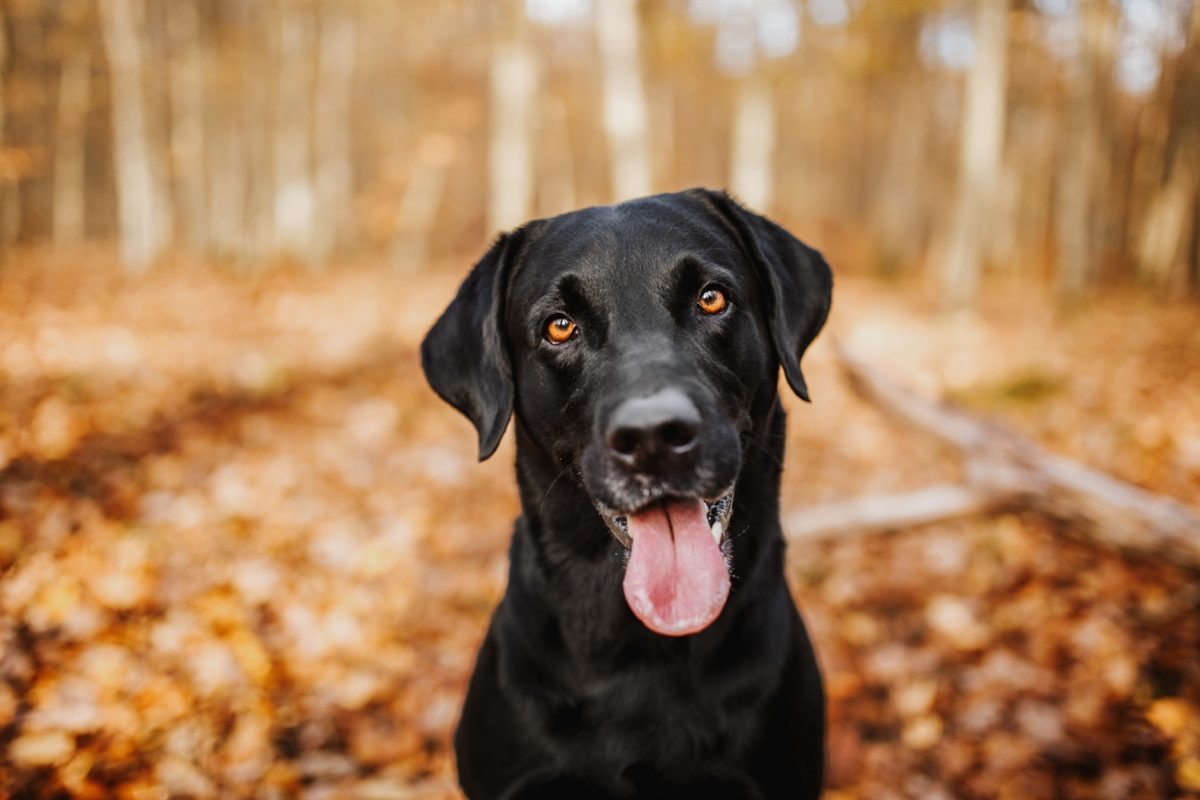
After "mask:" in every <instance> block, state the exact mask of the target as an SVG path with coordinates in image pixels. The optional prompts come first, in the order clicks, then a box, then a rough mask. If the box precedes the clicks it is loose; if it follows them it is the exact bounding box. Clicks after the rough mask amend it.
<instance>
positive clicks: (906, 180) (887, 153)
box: [871, 75, 932, 273]
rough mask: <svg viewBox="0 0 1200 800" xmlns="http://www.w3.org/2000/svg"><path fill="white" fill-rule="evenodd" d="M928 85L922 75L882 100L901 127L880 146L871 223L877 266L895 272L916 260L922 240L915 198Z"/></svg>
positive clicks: (925, 126) (923, 143) (921, 165)
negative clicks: (876, 242) (881, 160)
mask: <svg viewBox="0 0 1200 800" xmlns="http://www.w3.org/2000/svg"><path fill="white" fill-rule="evenodd" d="M930 93H931V82H930V81H929V80H928V79H927V78H926V77H925V76H923V75H918V76H917V77H916V78H915V79H913V80H907V81H904V82H903V83H901V85H900V86H899V88H898V89H897V88H893V87H888V91H887V92H885V93H884V94H885V97H883V98H881V100H880V101H881V102H882V103H885V104H887V105H886V106H885V107H887V108H888V110H889V111H890V115H889V116H890V118H892V119H901V120H903V121H904V124H902V125H898V126H897V129H896V130H895V131H894V132H893V133H892V135H891V136H888V137H887V139H886V141H885V142H884V143H883V148H882V149H883V153H884V155H883V158H884V163H883V165H882V174H881V175H880V176H879V180H878V182H877V183H876V184H875V185H874V186H873V187H872V189H873V191H872V193H871V194H872V197H873V200H874V203H873V205H874V209H873V216H874V225H875V228H876V230H877V231H878V232H879V233H878V236H879V242H880V258H879V266H880V267H881V269H883V271H885V272H889V273H891V272H895V271H897V270H899V269H901V268H903V267H905V266H909V265H911V264H912V262H913V261H914V260H915V259H916V257H917V253H918V251H919V250H920V247H921V243H922V242H921V239H922V228H923V227H924V226H923V224H922V219H921V217H922V211H923V208H922V204H921V203H919V202H917V201H916V199H915V195H916V193H917V192H918V191H919V189H918V187H920V186H921V184H922V182H923V178H925V176H926V175H927V174H928V173H927V172H925V169H926V159H925V148H926V147H927V146H928V137H929V136H930V134H931V131H930V128H931V126H930V124H929V123H930V122H931V120H932V117H931V115H930V113H929V108H928V106H929V103H928V102H926V100H925V98H928V97H929V96H930Z"/></svg>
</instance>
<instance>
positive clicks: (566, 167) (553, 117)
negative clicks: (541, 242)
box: [537, 96, 576, 217]
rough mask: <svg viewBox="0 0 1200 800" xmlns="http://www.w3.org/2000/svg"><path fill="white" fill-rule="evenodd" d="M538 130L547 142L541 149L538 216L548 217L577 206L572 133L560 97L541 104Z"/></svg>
mask: <svg viewBox="0 0 1200 800" xmlns="http://www.w3.org/2000/svg"><path fill="white" fill-rule="evenodd" d="M541 128H542V130H543V131H545V134H544V135H545V138H546V139H547V140H548V141H547V142H546V145H545V147H544V148H543V150H542V153H543V165H544V173H543V174H544V177H543V178H542V184H541V188H540V190H539V191H538V202H537V214H538V216H541V217H549V216H554V215H555V214H562V213H564V212H566V211H571V210H573V209H574V208H575V207H576V200H575V165H574V163H573V162H572V156H573V153H572V152H571V131H570V125H569V120H568V115H567V107H566V105H565V104H564V103H563V101H562V99H561V98H559V97H556V96H551V97H548V98H547V99H546V102H545V103H543V104H542V121H541Z"/></svg>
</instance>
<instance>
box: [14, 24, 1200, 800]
mask: <svg viewBox="0 0 1200 800" xmlns="http://www.w3.org/2000/svg"><path fill="white" fill-rule="evenodd" d="M695 185H705V186H710V187H729V188H730V189H731V190H732V191H733V192H734V193H735V194H736V195H738V196H739V197H740V198H741V199H742V200H743V201H744V202H745V203H746V204H747V205H749V206H751V207H753V208H755V209H757V210H760V211H762V212H764V213H767V214H769V215H770V216H772V217H773V218H775V219H777V220H778V221H780V222H781V223H783V224H784V225H785V226H787V227H788V228H789V229H790V230H792V231H793V232H795V233H796V234H797V235H798V236H799V237H800V238H802V239H804V240H805V241H806V242H808V243H810V244H812V245H814V246H816V247H818V248H819V249H821V250H822V251H823V252H824V253H825V255H826V256H827V258H828V259H829V261H830V262H831V264H832V265H833V268H834V271H835V276H836V289H835V301H834V310H833V314H832V316H831V321H830V325H829V327H828V329H827V331H826V332H825V333H824V334H823V335H822V337H821V339H820V340H818V343H817V345H816V346H815V347H814V348H813V350H812V351H811V352H810V354H809V355H808V356H807V357H806V375H808V376H809V380H808V382H809V385H810V387H811V388H812V390H813V396H814V401H815V402H814V403H813V404H812V405H811V406H809V405H805V404H802V403H800V402H798V401H793V398H791V397H790V396H789V397H788V398H787V400H786V402H787V405H788V407H789V409H790V410H791V415H790V418H791V429H790V432H789V445H788V462H787V465H786V470H785V475H784V491H783V495H784V519H785V528H787V530H788V533H789V535H790V536H791V542H790V547H789V580H790V582H791V586H792V588H793V591H794V593H795V595H796V597H797V601H798V602H799V604H800V607H801V609H802V611H803V613H804V615H805V618H806V620H807V621H808V624H809V625H810V628H811V630H812V633H813V637H814V640H815V642H816V645H817V649H818V653H819V656H820V658H821V661H822V664H823V667H824V672H825V678H826V684H827V691H828V693H829V697H830V743H829V748H830V749H829V758H830V781H829V791H828V796H829V797H830V798H831V799H832V800H849V799H850V798H882V799H885V800H890V799H891V798H923V799H929V800H936V799H937V798H1058V797H1069V798H1106V799H1112V800H1117V799H1119V798H1162V797H1179V798H1186V797H1200V655H1198V654H1200V581H1198V579H1197V574H1198V571H1200V525H1197V524H1196V520H1197V518H1198V517H1197V514H1200V502H1198V501H1197V497H1200V402H1198V401H1197V398H1198V397H1200V324H1198V323H1200V305H1198V300H1197V294H1198V292H1200V3H1198V2H1195V0H1190V1H1189V0H976V1H975V2H970V0H959V1H954V0H945V1H942V0H879V2H867V1H866V0H688V1H686V2H685V0H661V1H660V0H641V2H637V1H636V0H524V2H521V1H520V0H499V1H497V2H486V1H485V0H445V2H426V3H418V2H407V1H405V2H394V1H393V0H170V2H167V0H0V797H13V798H42V797H80V798H108V797H120V798H166V797H195V798H209V797H222V798H224V797H255V798H258V797H262V798H285V797H304V798H311V799H312V800H323V799H324V798H343V797H344V798H364V799H365V800H370V799H371V798H375V799H377V800H386V799H388V798H397V799H402V800H407V799H408V798H449V797H457V796H458V795H457V790H456V788H455V783H454V779H453V763H452V756H451V753H450V750H449V736H450V732H451V730H452V727H453V725H454V721H455V717H456V714H457V712H458V707H459V704H460V702H461V697H462V691H463V687H464V685H465V680H466V677H467V675H468V674H469V670H470V668H471V660H472V658H473V655H474V651H475V648H476V647H477V645H478V643H479V641H480V638H481V636H482V634H483V630H484V627H485V625H486V621H487V616H488V614H489V612H490V610H491V608H492V607H493V606H494V604H495V602H496V601H497V599H498V598H499V596H500V593H501V592H502V590H503V586H504V580H505V570H506V567H507V557H506V546H507V538H508V534H509V531H510V526H511V520H512V518H513V517H514V516H515V514H516V513H517V505H516V498H515V490H514V486H513V477H512V469H511V458H512V450H511V444H510V443H507V442H506V443H505V445H504V446H503V447H502V448H501V450H500V452H499V453H498V454H497V456H496V457H494V458H493V459H492V460H490V461H489V462H486V463H484V464H476V463H475V457H474V454H475V449H474V433H473V431H472V430H471V429H470V426H469V425H468V423H467V422H466V421H465V420H463V419H462V418H461V417H459V416H457V415H456V414H455V413H454V412H453V411H452V410H450V409H449V408H448V407H446V406H444V405H442V404H441V403H440V402H439V401H437V400H436V398H435V397H434V396H433V394H432V393H431V392H430V391H429V389H428V388H427V387H426V386H425V384H424V381H423V379H422V378H421V375H420V370H419V366H418V359H417V355H416V348H417V344H418V343H419V341H420V337H421V336H422V334H423V333H424V331H425V330H426V329H427V327H428V326H429V324H431V322H432V320H433V319H434V318H435V316H436V314H437V313H438V312H439V311H440V310H441V308H442V307H444V305H445V303H446V302H447V301H448V299H449V297H450V296H451V295H452V293H453V291H454V289H455V287H456V285H457V282H458V281H459V280H461V278H462V276H463V275H464V274H465V272H466V270H467V269H468V268H469V266H470V265H471V264H472V263H473V262H474V261H475V260H476V259H477V258H478V257H479V255H480V254H481V253H482V252H483V251H484V249H485V248H486V246H487V244H488V242H489V241H490V239H491V238H493V237H494V236H495V235H496V234H497V232H498V231H500V230H503V229H506V228H509V227H512V226H515V225H518V224H520V223H521V222H523V221H524V220H526V219H529V218H531V217H536V216H546V215H551V214H556V213H560V212H563V211H567V210H570V209H573V208H577V207H580V206H584V205H592V204H598V203H609V202H613V201H616V200H620V199H624V198H628V197H634V196H639V195H642V194H648V193H651V192H658V191H671V190H675V189H682V188H687V187H690V186H695Z"/></svg>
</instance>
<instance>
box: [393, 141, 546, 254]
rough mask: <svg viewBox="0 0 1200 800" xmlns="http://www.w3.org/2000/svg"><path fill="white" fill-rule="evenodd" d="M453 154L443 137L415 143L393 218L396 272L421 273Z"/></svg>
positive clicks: (452, 143) (451, 145) (451, 147)
mask: <svg viewBox="0 0 1200 800" xmlns="http://www.w3.org/2000/svg"><path fill="white" fill-rule="evenodd" d="M454 150H455V144H454V141H453V140H452V139H451V138H450V137H449V136H447V135H445V134H442V133H428V134H426V135H425V136H424V137H422V139H421V140H420V141H419V142H418V143H417V148H416V153H415V154H414V157H413V158H412V159H410V160H409V163H408V176H407V180H406V181H405V184H404V194H403V195H401V199H400V208H399V210H398V211H397V214H396V216H397V225H396V236H395V238H394V240H393V242H392V260H393V263H395V265H396V267H397V268H398V269H401V270H405V271H412V270H416V269H420V268H421V267H424V266H425V265H426V263H427V261H428V259H429V245H430V239H431V238H432V235H433V226H434V223H436V222H437V212H438V208H439V207H440V206H441V204H442V198H443V197H444V196H445V194H446V173H447V172H449V170H450V165H451V164H452V163H453V161H454V156H455V152H454ZM522 221H523V220H522ZM518 224H519V223H518Z"/></svg>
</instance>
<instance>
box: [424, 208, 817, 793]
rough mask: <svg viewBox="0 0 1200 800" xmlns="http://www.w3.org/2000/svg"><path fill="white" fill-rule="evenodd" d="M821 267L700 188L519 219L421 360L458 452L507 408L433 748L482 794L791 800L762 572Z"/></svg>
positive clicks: (788, 718) (801, 685) (774, 547)
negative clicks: (494, 526)
mask: <svg viewBox="0 0 1200 800" xmlns="http://www.w3.org/2000/svg"><path fill="white" fill-rule="evenodd" d="M831 285H832V279H831V275H830V271H829V267H828V266H827V265H826V263H825V261H824V260H823V259H822V258H821V255H820V254H819V253H818V252H816V251H815V250H812V249H811V248H809V247H807V246H805V245H804V244H802V243H801V242H799V241H797V240H796V239H795V238H794V237H792V236H791V234H789V233H787V232H786V231H785V230H783V229H782V228H780V227H779V226H778V225H776V224H774V223H772V222H770V221H769V220H767V219H765V218H764V217H761V216H759V215H757V214H754V213H751V212H749V211H747V210H746V209H745V208H743V207H741V206H740V205H738V204H737V203H736V202H734V201H733V200H731V199H730V198H729V197H728V196H727V195H725V194H724V193H718V192H710V191H706V190H692V191H688V192H682V193H679V194H666V195H658V196H655V197H648V198H643V199H640V200H634V201H630V202H627V203H621V204H620V205H615V206H606V207H598V208H588V209H584V210H582V211H576V212H573V213H570V214H564V215H562V216H558V217H554V218H552V219H546V220H538V221H536V222H531V223H529V224H527V225H525V226H523V227H521V228H519V229H518V230H516V231H513V232H512V233H509V234H506V235H504V236H501V237H500V239H499V241H497V242H496V244H495V245H494V246H493V247H492V249H491V250H490V251H488V253H487V255H485V256H484V258H483V260H482V261H480V262H479V263H478V264H476V265H475V268H474V269H473V270H472V271H471V274H470V275H469V276H468V277H467V279H466V280H465V281H464V282H463V285H462V287H461V288H460V289H459V291H458V295H457V296H456V297H455V298H454V301H453V302H452V303H451V304H450V306H449V308H447V309H446V312H445V313H444V314H443V315H442V317H441V319H439V320H438V322H437V324H436V325H434V327H433V329H432V330H431V331H430V332H429V334H428V336H427V337H426V339H425V341H424V343H423V344H422V346H421V360H422V364H423V366H424V369H425V373H426V375H427V377H428V379H429V382H430V384H432V386H433V388H434V389H435V390H436V391H437V393H438V394H439V395H441V397H442V398H443V399H445V400H446V401H447V402H449V403H450V404H451V405H453V406H454V407H455V408H457V409H458V410H459V411H461V412H462V413H463V414H465V415H466V416H467V417H469V418H470V420H471V422H473V423H474V424H475V427H476V428H477V429H478V431H479V451H480V457H481V458H487V457H488V456H490V455H491V454H492V452H493V451H495V449H496V446H497V445H498V444H499V442H500V438H501V436H502V435H503V433H504V429H505V428H506V427H507V425H508V419H509V416H510V415H512V414H513V412H514V411H515V416H516V419H517V424H516V435H517V477H518V480H519V483H520V494H521V503H522V508H523V511H524V513H523V515H522V516H521V518H520V519H519V520H518V521H517V524H516V530H515V532H514V534H513V540H512V549H511V554H510V555H511V567H510V572H509V582H508V589H507V591H506V593H505V595H504V599H503V600H502V601H501V603H500V606H499V608H497V610H496V613H495V616H494V617H493V618H492V623H491V627H490V628H489V630H488V634H487V638H486V640H485V641H484V643H483V647H482V649H481V650H480V653H479V658H478V661H477V663H476V665H475V672H474V675H473V677H472V679H471V684H470V688H469V690H468V692H467V699H466V705H465V707H464V708H463V714H462V719H461V722H460V723H459V726H458V730H457V732H456V735H455V750H456V754H457V758H458V770H459V778H460V780H461V782H462V786H463V789H464V790H465V791H466V793H467V794H468V795H469V796H470V797H471V798H475V799H476V800H481V799H490V798H532V797H545V798H561V799H562V800H575V799H576V798H585V797H587V798H592V797H595V798H601V797H604V798H607V797H645V798H665V797H681V798H682V797H686V798H689V800H695V799H696V798H698V797H722V798H789V800H791V799H793V798H810V797H816V796H818V795H819V794H820V790H821V779H822V771H823V762H824V725H825V719H824V717H825V708H824V696H823V692H822V688H821V677H820V673H819V672H818V669H817V663H816V659H815V656H814V654H813V650H812V645H811V644H810V643H809V640H808V635H807V633H806V632H805V630H804V625H803V623H802V622H801V620H800V615H799V614H798V613H797V611H796V607H795V605H794V604H793V602H792V599H791V597H790V595H789V594H788V590H787V586H786V583H785V580H784V570H783V567H784V563H783V562H784V542H783V538H782V535H781V531H780V526H779V508H778V505H779V474H780V469H781V464H782V461H783V447H784V429H785V415H784V411H783V409H782V407H781V405H780V402H779V397H778V394H777V391H776V385H777V375H778V369H779V367H780V366H782V368H783V373H784V375H785V376H786V378H787V381H788V383H789V384H790V385H791V387H792V389H793V390H794V391H795V392H796V393H797V394H798V395H800V396H801V397H802V398H804V399H806V400H807V399H808V391H807V388H806V387H805V385H804V378H803V376H802V375H801V374H800V356H801V354H802V353H803V352H804V350H805V348H807V347H808V345H809V343H811V342H812V340H813V338H814V337H815V336H816V335H817V332H818V331H819V330H820V329H821V326H822V325H823V324H824V322H825V317H826V314H827V313H828V310H829V303H830V294H831Z"/></svg>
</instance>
